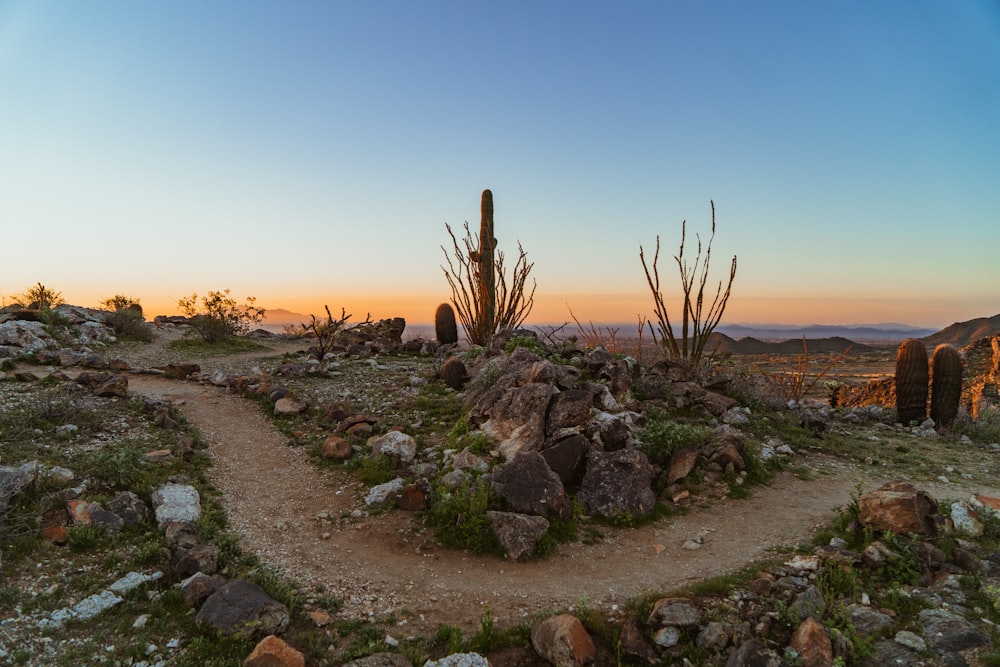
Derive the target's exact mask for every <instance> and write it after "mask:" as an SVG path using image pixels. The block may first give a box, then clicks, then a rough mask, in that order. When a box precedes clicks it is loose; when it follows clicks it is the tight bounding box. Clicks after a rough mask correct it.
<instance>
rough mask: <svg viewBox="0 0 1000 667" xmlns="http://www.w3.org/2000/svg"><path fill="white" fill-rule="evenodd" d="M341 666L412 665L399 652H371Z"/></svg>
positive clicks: (381, 666)
mask: <svg viewBox="0 0 1000 667" xmlns="http://www.w3.org/2000/svg"><path fill="white" fill-rule="evenodd" d="M343 667H413V663H412V662H410V661H409V660H407V659H406V656H404V655H400V654H399V653H373V654H371V655H369V656H365V657H364V658H358V659H357V660H351V661H350V662H345V663H344V666H343ZM423 667H426V665H424V666H423Z"/></svg>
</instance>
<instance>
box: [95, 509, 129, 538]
mask: <svg viewBox="0 0 1000 667" xmlns="http://www.w3.org/2000/svg"><path fill="white" fill-rule="evenodd" d="M90 525H92V526H95V527H97V528H100V529H102V530H106V531H108V532H109V533H117V532H119V531H120V530H121V529H122V528H123V527H124V526H125V521H124V520H122V518H121V517H120V516H118V515H117V514H115V513H114V512H109V511H108V510H106V509H104V508H103V507H101V506H100V505H99V504H97V503H91V505H90Z"/></svg>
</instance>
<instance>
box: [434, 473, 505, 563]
mask: <svg viewBox="0 0 1000 667" xmlns="http://www.w3.org/2000/svg"><path fill="white" fill-rule="evenodd" d="M495 503H496V499H495V495H494V493H493V488H492V486H490V484H489V482H487V481H486V480H483V479H477V480H474V481H471V482H468V483H466V484H464V485H462V486H460V487H458V488H457V489H455V490H454V491H451V490H449V489H448V488H446V487H444V486H442V485H438V486H437V487H435V488H434V491H433V496H432V499H431V508H430V510H429V511H428V512H427V522H428V523H429V524H430V525H432V526H434V527H435V532H434V535H435V537H437V539H438V540H439V541H440V542H441V543H442V544H444V545H445V546H449V547H455V548H458V549H468V550H470V551H473V552H475V553H492V554H496V555H498V556H502V555H503V553H504V550H503V546H502V545H501V544H500V541H499V540H498V539H497V537H496V535H494V534H493V530H492V529H491V528H490V525H489V522H488V521H487V520H486V511H487V510H489V509H492V508H493V506H494V505H495Z"/></svg>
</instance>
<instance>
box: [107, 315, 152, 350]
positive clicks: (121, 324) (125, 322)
mask: <svg viewBox="0 0 1000 667" xmlns="http://www.w3.org/2000/svg"><path fill="white" fill-rule="evenodd" d="M107 323H108V326H110V327H111V328H112V329H114V332H115V336H116V337H118V338H121V339H123V340H137V341H140V342H143V343H149V342H151V341H152V340H153V329H152V328H151V327H150V326H149V325H148V324H146V320H145V319H144V318H143V316H142V311H140V310H131V309H122V310H116V311H115V312H113V313H111V314H110V315H108V317H107Z"/></svg>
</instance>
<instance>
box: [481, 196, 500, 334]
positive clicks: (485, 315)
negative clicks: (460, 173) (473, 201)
mask: <svg viewBox="0 0 1000 667" xmlns="http://www.w3.org/2000/svg"><path fill="white" fill-rule="evenodd" d="M480 209H481V216H482V217H481V219H480V223H479V307H480V309H481V312H480V313H479V321H480V325H481V326H482V328H483V331H484V333H485V336H486V338H487V339H489V338H492V337H493V334H494V333H495V329H496V326H495V325H496V294H497V292H496V276H495V275H494V272H493V266H494V257H493V255H494V252H495V250H496V247H497V240H496V239H495V238H493V193H492V192H490V191H489V190H483V200H482V204H481V206H480Z"/></svg>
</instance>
